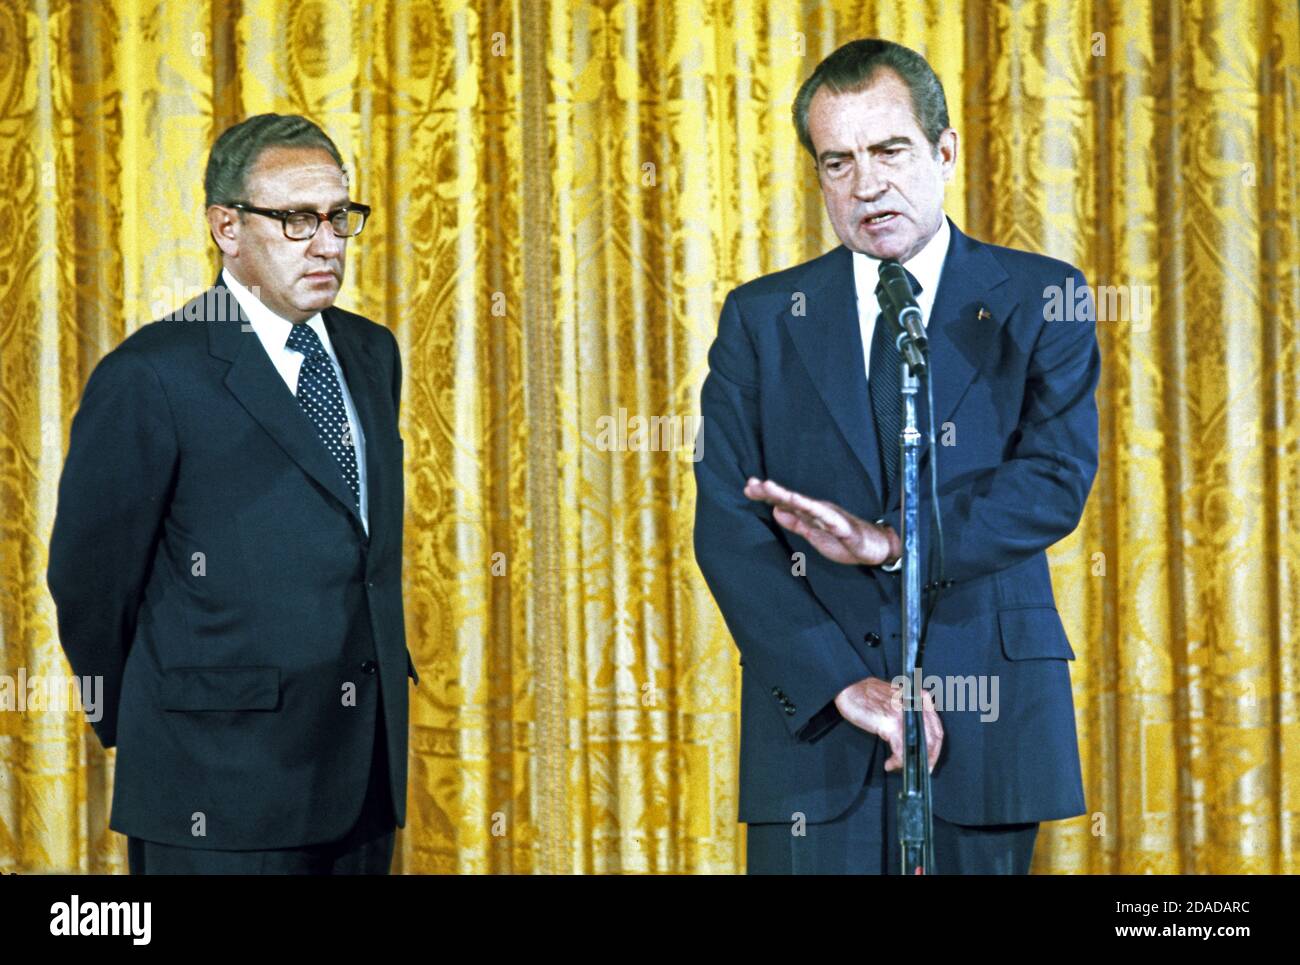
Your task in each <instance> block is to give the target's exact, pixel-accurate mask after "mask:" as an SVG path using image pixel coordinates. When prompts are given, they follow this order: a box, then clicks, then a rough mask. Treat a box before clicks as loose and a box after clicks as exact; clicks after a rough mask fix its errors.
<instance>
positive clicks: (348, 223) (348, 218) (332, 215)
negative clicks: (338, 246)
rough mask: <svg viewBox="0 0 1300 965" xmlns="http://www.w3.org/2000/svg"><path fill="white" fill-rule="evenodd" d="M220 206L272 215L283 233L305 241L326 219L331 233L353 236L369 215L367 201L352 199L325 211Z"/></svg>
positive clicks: (238, 203) (232, 204)
mask: <svg viewBox="0 0 1300 965" xmlns="http://www.w3.org/2000/svg"><path fill="white" fill-rule="evenodd" d="M224 207H227V208H235V209H237V210H239V211H247V212H249V213H250V214H260V215H262V216H263V217H265V218H275V219H276V220H277V221H279V222H280V225H281V227H283V228H284V236H285V237H286V238H288V239H289V240H290V241H306V240H307V239H308V238H312V237H314V236H315V234H316V229H317V228H319V227H320V226H321V223H322V222H325V221H328V222H329V223H330V228H331V229H332V230H333V232H334V234H336V235H338V236H339V237H340V238H355V237H356V236H357V235H359V234H361V229H362V228H364V227H365V226H366V218H368V217H370V205H368V204H359V203H358V202H356V201H353V202H351V203H349V204H345V205H344V206H343V207H341V208H335V209H334V210H333V211H331V212H329V213H328V214H321V213H320V212H319V211H282V210H280V209H279V208H258V207H254V206H253V205H251V204H245V203H244V202H243V201H230V202H227V203H226V204H225V205H224Z"/></svg>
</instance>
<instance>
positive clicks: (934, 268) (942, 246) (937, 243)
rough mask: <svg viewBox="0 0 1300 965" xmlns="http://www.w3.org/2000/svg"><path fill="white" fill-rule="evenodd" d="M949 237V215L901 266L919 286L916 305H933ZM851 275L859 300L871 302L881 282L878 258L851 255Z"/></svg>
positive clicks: (945, 216) (946, 255) (861, 254)
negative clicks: (919, 292) (922, 303)
mask: <svg viewBox="0 0 1300 965" xmlns="http://www.w3.org/2000/svg"><path fill="white" fill-rule="evenodd" d="M951 238H952V232H951V231H950V230H949V229H948V216H947V215H944V217H943V220H942V221H941V222H940V223H939V230H938V231H936V232H935V233H934V237H932V238H931V239H930V240H929V241H927V242H926V243H925V247H924V248H922V249H921V250H920V251H918V252H917V253H916V254H915V255H913V256H912V257H911V258H909V259H908V260H907V261H905V262H904V263H903V267H905V268H906V269H907V270H908V271H910V272H911V273H912V277H913V278H915V279H916V280H917V283H918V284H920V286H921V295H920V296H919V298H918V299H917V300H918V302H924V303H925V304H927V305H932V304H934V295H935V292H937V291H938V290H939V276H940V275H941V274H942V273H943V263H944V260H945V259H946V258H947V257H948V242H949V241H950V240H951ZM853 276H854V279H855V280H856V282H857V288H858V295H859V297H860V298H861V297H865V296H870V297H871V298H873V299H874V298H875V293H876V285H878V284H879V283H880V259H879V258H872V257H871V256H870V255H864V254H863V253H862V252H860V251H855V252H853ZM926 314H927V315H928V314H929V313H928V312H926Z"/></svg>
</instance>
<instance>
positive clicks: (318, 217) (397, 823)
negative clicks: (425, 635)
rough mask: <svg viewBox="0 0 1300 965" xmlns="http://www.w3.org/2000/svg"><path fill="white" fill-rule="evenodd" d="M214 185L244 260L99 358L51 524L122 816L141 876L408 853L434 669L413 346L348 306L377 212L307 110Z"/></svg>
mask: <svg viewBox="0 0 1300 965" xmlns="http://www.w3.org/2000/svg"><path fill="white" fill-rule="evenodd" d="M205 188H206V194H207V204H208V209H207V219H208V226H209V228H210V230H211V233H212V237H213V238H214V239H215V241H216V243H217V245H218V246H219V248H220V249H221V254H222V263H223V268H222V271H221V275H220V277H219V278H218V280H217V283H216V284H215V285H214V286H213V287H212V288H211V289H209V290H208V291H207V292H206V293H204V294H203V295H201V296H200V297H198V298H196V299H195V300H193V301H191V302H190V303H188V304H187V305H185V306H184V308H182V309H179V310H177V311H176V312H174V313H173V314H172V315H170V316H167V317H166V318H163V319H161V320H159V321H156V322H154V323H152V324H149V325H145V326H143V327H142V328H140V329H139V330H138V331H137V332H135V333H134V334H133V335H131V336H130V337H129V338H127V339H126V340H125V341H124V342H123V343H122V344H121V345H119V346H118V347H117V348H116V349H114V350H113V351H112V352H110V353H109V354H108V355H107V356H105V357H104V359H103V360H102V361H101V362H100V363H99V364H98V365H97V366H96V368H95V370H94V371H93V372H92V373H91V376H90V379H89V381H88V383H87V385H86V388H85V391H84V393H83V396H82V400H81V406H80V408H79V410H78V412H77V415H76V418H75V419H74V421H73V424H72V436H71V443H70V446H69V450H68V456H67V461H66V463H65V465H64V469H63V476H62V479H61V481H60V485H59V501H58V510H57V513H56V516H55V521H54V530H53V535H52V537H51V540H50V562H49V572H48V582H49V586H50V592H51V594H52V596H53V597H54V601H55V604H56V606H57V610H58V625H59V634H60V639H61V642H62V645H63V648H64V650H65V652H66V653H67V656H68V660H69V662H70V663H71V665H72V667H73V670H74V672H75V673H76V674H78V675H81V674H91V675H98V676H101V677H102V678H103V681H104V694H105V701H104V703H105V709H104V713H103V717H102V719H100V720H99V721H97V722H95V723H94V728H95V732H96V734H97V735H98V737H99V739H100V742H101V743H102V744H103V745H104V747H106V748H108V747H114V746H116V747H117V770H116V775H115V781H114V788H113V807H112V815H111V820H110V825H109V826H110V827H111V828H113V829H114V830H116V831H119V832H121V833H123V834H126V835H128V856H129V861H130V867H131V871H132V873H214V872H215V873H223V872H230V873H259V872H267V873H310V874H317V873H323V874H330V873H367V874H373V873H379V874H385V873H387V872H388V869H389V866H390V864H391V860H392V852H393V842H394V833H395V828H396V827H401V826H403V824H404V822H405V814H406V751H407V690H406V688H407V677H408V674H409V676H411V677H416V674H415V668H414V665H413V664H412V662H411V659H410V653H409V651H408V650H407V649H406V641H405V630H404V622H403V607H402V511H403V480H402V462H403V445H402V440H401V438H400V437H399V435H398V422H397V416H398V406H399V402H400V396H401V365H400V360H399V357H398V350H397V342H396V339H394V337H393V335H392V333H391V332H389V331H388V329H386V328H384V327H383V326H381V325H377V324H375V323H374V322H372V321H369V320H368V319H365V318H362V317H361V316H359V315H354V314H352V313H351V312H347V311H343V310H341V309H339V308H335V307H334V299H335V297H336V296H337V295H338V291H339V287H340V285H341V283H342V280H343V267H344V254H345V250H346V244H347V239H348V238H349V237H352V236H355V235H356V234H357V233H359V232H360V231H361V228H362V226H363V225H364V223H365V219H366V215H367V214H368V212H369V209H368V208H367V207H366V206H365V205H361V204H357V203H354V202H352V201H350V200H349V194H348V185H347V179H346V175H345V171H344V165H343V162H342V159H341V157H340V155H339V152H338V149H337V148H336V147H335V145H334V144H333V142H332V141H331V140H330V139H329V137H328V136H327V135H326V134H325V133H324V132H323V131H322V130H321V129H320V128H319V127H317V126H316V125H315V124H313V123H311V122H310V121H308V120H306V119H305V118H301V117H297V116H281V115H275V114H263V115H259V116H257V117H253V118H250V119H248V120H246V121H244V122H243V123H241V124H237V125H235V126H234V127H232V128H230V129H229V130H227V131H226V132H225V133H224V134H222V136H221V137H220V138H219V139H218V140H217V142H216V143H215V144H214V146H213V148H212V151H211V155H210V157H209V160H208V167H207V173H206V177H205ZM417 682H418V678H417Z"/></svg>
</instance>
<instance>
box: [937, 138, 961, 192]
mask: <svg viewBox="0 0 1300 965" xmlns="http://www.w3.org/2000/svg"><path fill="white" fill-rule="evenodd" d="M938 154H939V164H940V165H941V166H942V168H943V179H944V180H945V181H951V180H952V176H953V174H955V173H956V171H957V132H956V131H954V130H953V129H952V128H951V127H949V128H945V129H944V131H943V133H942V134H940V135H939V151H938Z"/></svg>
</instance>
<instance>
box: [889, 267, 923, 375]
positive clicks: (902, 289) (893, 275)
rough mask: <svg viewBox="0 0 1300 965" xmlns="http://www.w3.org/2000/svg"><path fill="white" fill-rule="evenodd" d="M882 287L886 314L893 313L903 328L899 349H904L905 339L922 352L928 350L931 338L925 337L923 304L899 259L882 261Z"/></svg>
mask: <svg viewBox="0 0 1300 965" xmlns="http://www.w3.org/2000/svg"><path fill="white" fill-rule="evenodd" d="M880 287H881V290H882V291H883V292H884V295H885V297H884V298H883V299H882V304H881V306H880V307H881V309H882V310H885V314H886V315H893V316H894V318H896V319H897V320H898V324H899V326H900V327H901V328H902V329H903V331H902V332H900V333H899V335H898V342H897V344H898V349H899V351H900V352H901V351H903V343H904V341H905V340H906V341H910V342H911V343H912V344H913V345H915V346H916V347H917V348H918V349H920V350H921V351H922V352H924V351H926V350H927V346H928V345H929V340H928V339H927V338H926V337H925V325H923V324H922V321H921V306H920V305H918V304H917V303H916V296H915V295H913V294H912V283H911V282H909V281H908V280H907V272H906V271H904V270H903V266H902V265H900V264H899V263H898V261H897V259H894V258H890V259H889V260H888V261H882V262H881V263H880Z"/></svg>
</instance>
